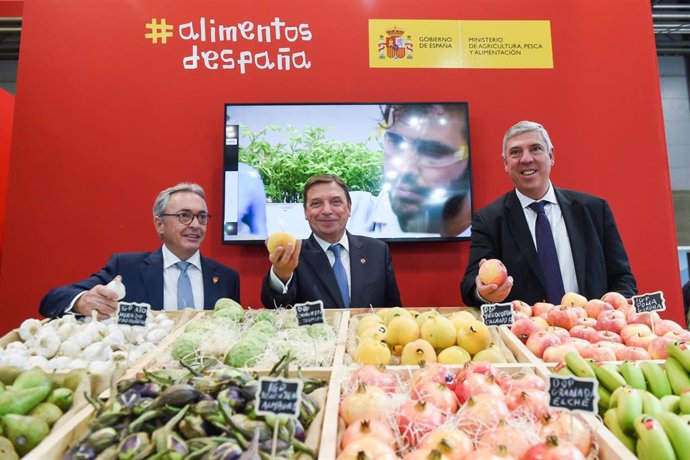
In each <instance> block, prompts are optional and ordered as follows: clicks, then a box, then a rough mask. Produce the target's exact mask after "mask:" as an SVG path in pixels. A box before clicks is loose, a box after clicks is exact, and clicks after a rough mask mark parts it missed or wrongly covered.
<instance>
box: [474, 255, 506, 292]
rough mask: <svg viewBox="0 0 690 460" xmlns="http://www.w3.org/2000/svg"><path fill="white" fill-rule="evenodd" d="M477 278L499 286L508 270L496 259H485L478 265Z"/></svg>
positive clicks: (504, 279) (485, 282)
mask: <svg viewBox="0 0 690 460" xmlns="http://www.w3.org/2000/svg"><path fill="white" fill-rule="evenodd" d="M479 279H480V280H482V283H484V284H495V285H496V286H500V285H501V284H503V283H505V281H506V279H508V270H507V269H506V266H505V265H503V262H501V261H500V260H498V259H489V260H485V261H484V263H483V264H482V265H481V267H479Z"/></svg>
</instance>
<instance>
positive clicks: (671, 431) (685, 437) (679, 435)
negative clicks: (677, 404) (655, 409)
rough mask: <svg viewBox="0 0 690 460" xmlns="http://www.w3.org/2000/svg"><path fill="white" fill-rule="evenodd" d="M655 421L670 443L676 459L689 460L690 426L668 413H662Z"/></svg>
mask: <svg viewBox="0 0 690 460" xmlns="http://www.w3.org/2000/svg"><path fill="white" fill-rule="evenodd" d="M656 419H657V421H658V422H659V424H660V425H661V427H662V428H663V429H664V431H665V432H666V435H667V436H668V439H669V440H670V441H671V445H672V446H673V450H674V452H675V453H676V457H677V458H678V459H679V460H690V426H688V424H687V423H685V422H684V421H683V420H682V419H681V418H680V417H679V416H677V415H676V414H671V413H670V412H662V413H661V414H658V415H657V416H656Z"/></svg>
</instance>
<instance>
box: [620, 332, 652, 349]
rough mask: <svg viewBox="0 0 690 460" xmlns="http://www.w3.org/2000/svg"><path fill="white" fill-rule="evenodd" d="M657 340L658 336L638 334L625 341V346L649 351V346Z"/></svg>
mask: <svg viewBox="0 0 690 460" xmlns="http://www.w3.org/2000/svg"><path fill="white" fill-rule="evenodd" d="M656 338H657V336H656V335H654V334H653V333H651V332H650V333H648V334H646V335H645V334H643V333H638V334H634V335H631V336H630V337H628V340H626V341H625V344H626V345H627V346H629V347H637V348H644V349H645V350H648V349H649V344H650V343H652V341H653V340H654V339H656Z"/></svg>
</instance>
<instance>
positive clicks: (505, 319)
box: [481, 302, 515, 326]
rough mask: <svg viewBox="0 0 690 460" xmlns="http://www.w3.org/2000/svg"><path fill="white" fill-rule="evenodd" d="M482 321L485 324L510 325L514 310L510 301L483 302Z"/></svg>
mask: <svg viewBox="0 0 690 460" xmlns="http://www.w3.org/2000/svg"><path fill="white" fill-rule="evenodd" d="M481 309H482V321H483V322H484V324H486V325H487V326H512V324H513V323H514V322H515V310H514V309H513V304H512V303H510V302H509V303H485V304H483V305H482V306H481Z"/></svg>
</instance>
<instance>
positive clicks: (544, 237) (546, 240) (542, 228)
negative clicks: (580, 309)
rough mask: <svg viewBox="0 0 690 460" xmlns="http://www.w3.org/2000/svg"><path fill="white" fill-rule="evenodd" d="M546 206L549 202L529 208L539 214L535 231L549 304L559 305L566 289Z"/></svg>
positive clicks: (531, 205)
mask: <svg viewBox="0 0 690 460" xmlns="http://www.w3.org/2000/svg"><path fill="white" fill-rule="evenodd" d="M545 204H547V202H544V201H535V202H534V203H532V204H530V205H529V207H530V208H531V209H532V210H533V211H534V212H536V213H537V226H536V229H535V235H536V240H537V255H538V256H539V263H540V265H541V269H542V271H543V272H544V280H545V281H546V300H547V301H548V302H549V303H552V304H554V305H558V304H560V303H561V299H562V298H563V294H565V289H564V288H563V278H562V277H561V266H560V265H559V264H558V253H557V252H556V243H555V242H554V240H553V233H551V225H549V219H548V218H547V217H546V213H545V212H544V205H545Z"/></svg>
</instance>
